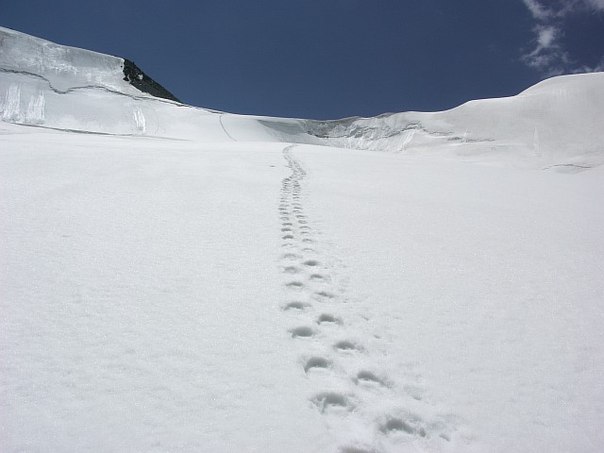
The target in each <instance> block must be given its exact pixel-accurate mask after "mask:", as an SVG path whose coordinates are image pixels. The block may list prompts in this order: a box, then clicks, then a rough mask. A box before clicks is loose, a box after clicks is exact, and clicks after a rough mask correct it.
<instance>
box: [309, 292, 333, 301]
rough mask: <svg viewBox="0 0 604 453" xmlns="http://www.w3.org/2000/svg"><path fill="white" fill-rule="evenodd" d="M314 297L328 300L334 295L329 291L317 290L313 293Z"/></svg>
mask: <svg viewBox="0 0 604 453" xmlns="http://www.w3.org/2000/svg"><path fill="white" fill-rule="evenodd" d="M314 296H315V299H318V300H330V299H333V298H334V297H336V296H335V295H334V294H332V293H330V292H329V291H317V292H316V293H315V294H314Z"/></svg>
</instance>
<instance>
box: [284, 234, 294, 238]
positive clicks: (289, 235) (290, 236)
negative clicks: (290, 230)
mask: <svg viewBox="0 0 604 453" xmlns="http://www.w3.org/2000/svg"><path fill="white" fill-rule="evenodd" d="M293 238H294V235H293V234H286V235H285V236H283V237H282V238H281V239H293Z"/></svg>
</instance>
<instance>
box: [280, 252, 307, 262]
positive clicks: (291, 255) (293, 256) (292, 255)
mask: <svg viewBox="0 0 604 453" xmlns="http://www.w3.org/2000/svg"><path fill="white" fill-rule="evenodd" d="M281 258H283V259H284V260H299V259H300V258H302V257H301V256H300V255H297V254H296V253H285V254H284V255H283V256H281Z"/></svg>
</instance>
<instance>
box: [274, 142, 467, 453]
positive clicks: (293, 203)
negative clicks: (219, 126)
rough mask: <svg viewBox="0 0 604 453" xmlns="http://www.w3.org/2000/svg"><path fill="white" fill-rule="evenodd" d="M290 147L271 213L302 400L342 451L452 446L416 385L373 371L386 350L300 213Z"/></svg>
mask: <svg viewBox="0 0 604 453" xmlns="http://www.w3.org/2000/svg"><path fill="white" fill-rule="evenodd" d="M295 147H296V145H290V146H287V147H285V148H284V149H283V156H284V158H285V159H286V161H287V164H288V167H289V168H290V169H291V175H289V176H287V177H286V178H284V179H283V181H282V188H281V197H280V203H279V208H278V211H279V219H280V221H281V240H282V247H283V249H284V250H285V253H284V254H283V255H282V257H281V272H282V274H283V277H284V285H285V288H286V290H287V294H288V298H287V300H286V301H284V302H283V304H282V305H281V309H282V310H283V313H284V316H285V317H286V319H287V320H288V323H291V327H290V328H289V330H288V333H289V335H290V336H291V338H292V340H293V341H295V342H296V343H297V345H298V346H299V348H300V362H299V366H300V368H301V370H302V371H303V372H304V374H305V376H306V378H307V379H308V382H309V387H310V388H311V389H312V393H311V395H310V396H309V401H310V403H311V404H312V405H313V406H314V407H315V408H316V409H317V410H318V411H319V412H320V413H321V414H322V415H323V416H324V417H325V422H326V423H327V425H328V426H329V428H330V431H331V432H334V433H336V437H337V443H338V444H339V445H340V450H339V451H340V452H342V453H361V452H366V453H369V452H376V451H384V450H386V451H391V450H392V449H396V446H397V445H399V446H400V444H405V443H411V442H413V443H414V444H415V443H417V442H418V443H421V444H422V445H424V446H425V447H427V448H431V449H440V448H442V447H444V446H446V445H447V444H449V443H450V442H451V441H452V437H453V435H454V433H455V430H456V429H455V424H454V423H453V420H452V419H453V418H452V417H451V416H443V415H440V414H436V413H435V412H434V410H433V408H431V407H430V406H429V405H428V404H426V402H424V401H423V390H422V387H421V385H420V383H419V382H418V381H417V380H410V382H408V383H407V384H406V385H405V386H404V388H398V387H397V386H396V385H395V384H394V382H393V380H392V379H390V378H389V376H387V375H386V374H385V373H383V372H382V371H380V361H384V360H388V347H389V345H387V344H384V343H385V341H384V340H383V339H381V338H380V336H379V335H377V334H376V333H375V332H371V328H368V326H367V321H368V319H369V316H367V315H366V314H364V313H361V312H359V309H358V307H357V305H356V304H355V301H354V299H353V298H352V297H351V296H350V295H349V294H347V291H346V277H345V265H344V263H342V262H341V260H339V259H338V258H337V256H333V255H332V256H330V255H329V253H327V251H326V250H327V248H328V247H327V246H326V245H325V244H324V243H323V242H322V241H320V240H319V239H318V237H319V236H320V232H319V231H318V229H317V228H316V227H314V226H313V225H312V222H311V221H310V220H309V218H308V215H307V214H306V212H305V208H304V205H305V202H304V198H305V197H304V194H303V190H302V189H303V181H304V179H305V177H306V171H305V170H304V168H303V166H302V165H301V164H300V162H299V161H298V160H297V159H296V158H295V156H294V153H293V150H294V149H295Z"/></svg>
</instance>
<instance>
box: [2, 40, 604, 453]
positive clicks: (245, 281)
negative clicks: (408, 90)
mask: <svg viewBox="0 0 604 453" xmlns="http://www.w3.org/2000/svg"><path fill="white" fill-rule="evenodd" d="M0 48H1V50H2V52H0V68H1V70H0V119H1V120H2V121H0V193H1V194H2V195H1V196H0V237H1V240H0V266H1V269H2V270H1V271H0V288H1V290H0V294H1V297H0V312H1V313H2V317H0V350H2V351H3V352H2V360H1V361H0V394H1V395H2V396H1V397H0V450H2V451H7V452H13V451H14V452H16V451H66V450H67V451H191V452H193V451H213V452H230V451H258V452H260V451H262V452H282V451H292V452H298V451H299V452H312V451H314V452H326V451H334V452H343V453H353V452H408V451H409V452H417V451H429V452H485V451H489V452H502V453H503V452H510V451H519V452H520V451H551V452H556V451H560V452H563V451H584V452H599V451H600V450H601V445H603V444H604V434H603V433H602V430H601V429H600V426H599V425H600V422H601V419H602V414H603V413H604V391H603V390H602V385H601V376H602V375H603V374H604V332H603V331H602V328H601V326H602V325H604V307H603V305H602V301H603V300H604V280H603V279H602V277H601V276H602V275H604V238H603V237H602V234H601V231H602V230H603V227H604V205H603V204H602V203H601V202H600V200H602V198H603V196H604V182H603V181H604V178H603V176H604V173H603V171H604V170H603V169H604V167H603V166H601V164H602V156H603V151H604V150H603V149H602V143H603V139H604V137H603V136H602V132H601V130H600V128H601V127H600V125H601V124H603V123H602V121H601V120H602V114H603V113H602V112H604V99H603V97H602V93H604V90H602V86H603V85H604V78H603V76H604V75H603V74H590V75H577V76H568V77H559V78H554V79H551V80H548V81H545V82H543V83H541V84H539V85H537V86H535V87H533V88H531V89H529V90H527V91H525V92H524V93H521V94H520V95H518V96H515V97H512V98H506V99H497V100H481V101H473V102H471V103H468V104H465V105H464V106H460V107H458V108H457V109H453V110H450V111H447V112H435V113H417V112H407V113H401V114H394V115H389V116H382V117H378V118H373V119H359V118H356V119H348V120H339V121H337V122H333V123H323V122H313V121H310V120H301V119H300V120H297V119H282V118H262V117H248V116H243V115H234V114H228V113H223V112H214V111H209V110H205V109H200V108H194V107H190V106H185V105H181V104H178V103H175V102H172V101H166V100H157V99H154V98H151V97H149V96H147V95H143V94H141V93H140V92H136V90H134V89H133V88H132V87H130V86H129V85H128V83H127V82H124V81H123V80H122V78H121V77H120V73H121V59H118V58H116V57H109V56H103V55H99V54H95V53H93V52H88V51H84V50H81V49H73V48H67V47H64V46H59V45H56V44H53V43H48V42H47V41H42V40H38V39H37V38H33V37H29V36H27V35H23V34H20V33H17V32H14V31H12V30H8V29H3V28H0ZM91 74H92V75H91ZM94 74H96V75H94ZM91 77H92V78H95V77H96V78H95V79H94V80H93V81H92V82H93V83H92V85H91V84H90V83H89V82H90V80H89V79H90V78H91ZM319 145H321V146H319ZM326 145H327V146H326ZM350 148H357V149H350ZM359 148H360V149H359ZM377 150H380V151H385V152H375V151H377Z"/></svg>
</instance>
